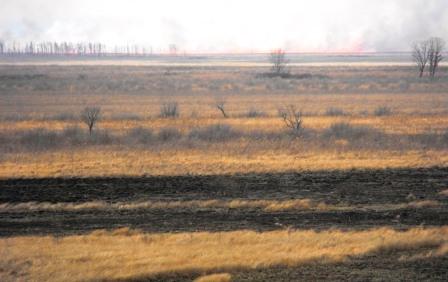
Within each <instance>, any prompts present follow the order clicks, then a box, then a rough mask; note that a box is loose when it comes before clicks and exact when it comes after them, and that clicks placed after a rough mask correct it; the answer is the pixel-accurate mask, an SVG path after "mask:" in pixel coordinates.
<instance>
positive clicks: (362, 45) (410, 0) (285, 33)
mask: <svg viewBox="0 0 448 282" xmlns="http://www.w3.org/2000/svg"><path fill="white" fill-rule="evenodd" d="M430 36H438V37H442V38H444V39H445V40H447V41H448V0H253V1H252V0H189V1H188V0H146V1H145V0H126V1H123V0H0V40H3V41H6V42H12V41H17V42H28V41H58V42H62V41H70V42H88V41H98V42H102V43H104V44H106V45H107V46H109V47H110V46H113V45H122V46H125V45H128V44H130V45H133V44H139V45H142V46H146V47H148V48H149V47H152V48H153V49H154V50H167V49H168V46H169V45H170V44H175V45H176V46H177V48H178V50H180V51H185V52H191V53H194V52H197V53H219V52H268V51H270V50H273V49H277V48H282V49H285V50H287V51H289V52H388V51H408V50H409V49H410V45H411V44H412V42H415V41H418V40H422V39H425V38H427V37H430Z"/></svg>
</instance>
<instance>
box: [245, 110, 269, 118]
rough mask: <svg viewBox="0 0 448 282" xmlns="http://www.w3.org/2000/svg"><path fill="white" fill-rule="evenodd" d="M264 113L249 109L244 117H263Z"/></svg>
mask: <svg viewBox="0 0 448 282" xmlns="http://www.w3.org/2000/svg"><path fill="white" fill-rule="evenodd" d="M265 116H266V113H265V112H263V111H259V110H257V109H255V108H250V109H249V111H247V113H246V117H248V118H257V117H265Z"/></svg>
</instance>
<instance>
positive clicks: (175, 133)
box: [158, 127, 182, 142]
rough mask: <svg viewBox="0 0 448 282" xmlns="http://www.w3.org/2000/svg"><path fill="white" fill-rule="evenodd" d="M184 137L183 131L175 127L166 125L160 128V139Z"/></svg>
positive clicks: (164, 140)
mask: <svg viewBox="0 0 448 282" xmlns="http://www.w3.org/2000/svg"><path fill="white" fill-rule="evenodd" d="M180 137H182V133H181V132H180V131H179V130H178V129H177V128H174V127H165V128H162V129H160V131H159V134H158V139H159V140H160V141H162V142H168V141H173V140H176V139H179V138H180Z"/></svg>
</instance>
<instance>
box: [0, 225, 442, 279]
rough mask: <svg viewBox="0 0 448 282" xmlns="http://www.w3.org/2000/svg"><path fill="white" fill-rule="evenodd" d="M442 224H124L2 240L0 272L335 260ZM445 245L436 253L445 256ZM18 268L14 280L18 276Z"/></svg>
mask: <svg viewBox="0 0 448 282" xmlns="http://www.w3.org/2000/svg"><path fill="white" fill-rule="evenodd" d="M447 240H448V227H438V228H429V229H422V228H414V229H410V230H408V231H405V232H399V231H395V230H392V229H388V228H378V229H372V230H368V231H348V232H343V231H339V230H330V231H322V232H315V231H292V230H287V231H272V232H263V233H257V232H253V231H234V232H220V233H208V232H199V233H181V234H144V233H140V232H136V231H131V230H128V229H121V230H118V231H115V232H106V231H96V232H94V233H92V234H90V235H78V236H68V237H62V238H54V237H50V236H46V237H38V236H30V237H13V238H5V239H0V249H1V250H2V256H1V257H0V264H1V267H0V269H2V272H3V273H1V274H0V275H1V276H2V277H4V278H5V280H9V279H22V280H38V281H86V280H104V279H109V280H110V279H131V278H138V277H140V278H143V277H155V276H158V275H163V274H170V275H175V274H176V273H179V274H180V273H184V274H185V273H191V274H192V275H194V274H195V273H222V272H230V271H232V270H240V269H254V268H268V267H275V266H297V265H301V264H306V263H309V262H319V263H326V262H340V261H344V260H347V259H349V257H351V256H363V255H367V254H369V253H372V252H382V251H390V250H397V249H416V248H419V247H422V246H428V245H430V246H435V245H442V244H446V243H447ZM446 249H447V248H446V247H443V248H442V249H441V250H440V252H439V253H437V255H446ZM19 274H22V275H23V276H21V277H20V278H19V277H18V276H17V275H19Z"/></svg>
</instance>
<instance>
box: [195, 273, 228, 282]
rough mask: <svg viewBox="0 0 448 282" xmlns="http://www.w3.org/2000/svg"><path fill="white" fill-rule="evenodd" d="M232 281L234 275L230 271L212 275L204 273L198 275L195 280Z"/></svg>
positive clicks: (206, 281)
mask: <svg viewBox="0 0 448 282" xmlns="http://www.w3.org/2000/svg"><path fill="white" fill-rule="evenodd" d="M230 281H232V275H230V274H229V273H216V274H210V275H204V276H201V277H198V278H197V279H195V280H194V282H230Z"/></svg>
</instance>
